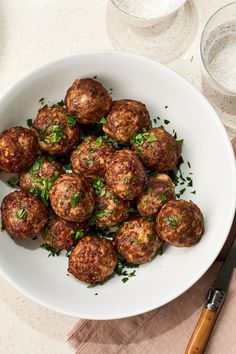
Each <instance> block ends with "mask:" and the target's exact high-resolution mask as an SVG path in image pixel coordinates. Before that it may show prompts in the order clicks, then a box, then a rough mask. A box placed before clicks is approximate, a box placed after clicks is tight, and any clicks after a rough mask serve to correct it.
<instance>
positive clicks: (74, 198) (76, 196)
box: [70, 193, 83, 208]
mask: <svg viewBox="0 0 236 354" xmlns="http://www.w3.org/2000/svg"><path fill="white" fill-rule="evenodd" d="M82 199H83V198H82V196H81V194H79V193H75V194H73V195H72V196H71V197H70V206H71V207H72V208H75V207H76V205H77V204H78V203H79V202H81V200H82Z"/></svg>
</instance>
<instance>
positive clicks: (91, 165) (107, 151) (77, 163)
mask: <svg viewBox="0 0 236 354" xmlns="http://www.w3.org/2000/svg"><path fill="white" fill-rule="evenodd" d="M113 152H114V147H113V145H112V144H111V143H109V142H107V141H106V139H104V138H102V137H98V138H96V137H94V136H88V137H86V138H85V139H84V141H83V142H82V144H80V145H79V146H78V147H77V150H74V151H73V152H72V154H71V164H72V169H73V171H74V172H76V173H78V174H83V175H84V177H86V178H88V179H89V180H94V179H95V178H96V177H97V176H103V175H104V172H105V168H106V166H107V163H108V161H109V160H110V158H111V156H112V153H113Z"/></svg>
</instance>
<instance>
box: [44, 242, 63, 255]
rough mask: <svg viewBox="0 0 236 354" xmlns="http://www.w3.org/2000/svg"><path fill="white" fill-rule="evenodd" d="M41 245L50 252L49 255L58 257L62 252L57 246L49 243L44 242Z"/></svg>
mask: <svg viewBox="0 0 236 354" xmlns="http://www.w3.org/2000/svg"><path fill="white" fill-rule="evenodd" d="M40 247H41V248H43V249H45V250H46V251H48V252H49V254H48V257H50V256H52V257H55V256H57V257H58V256H59V255H60V253H61V250H57V249H56V248H54V247H52V246H50V245H48V244H47V243H44V244H43V245H41V246H40Z"/></svg>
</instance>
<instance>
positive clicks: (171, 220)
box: [163, 216, 179, 229]
mask: <svg viewBox="0 0 236 354" xmlns="http://www.w3.org/2000/svg"><path fill="white" fill-rule="evenodd" d="M163 221H164V222H165V223H166V224H169V225H170V227H171V228H172V229H175V228H176V226H177V225H178V222H179V218H178V216H169V217H167V218H163Z"/></svg>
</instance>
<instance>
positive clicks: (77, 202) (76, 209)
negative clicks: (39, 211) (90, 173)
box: [49, 173, 95, 222]
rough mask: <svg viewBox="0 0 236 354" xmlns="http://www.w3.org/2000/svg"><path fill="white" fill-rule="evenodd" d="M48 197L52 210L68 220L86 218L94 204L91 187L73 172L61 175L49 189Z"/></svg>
mask: <svg viewBox="0 0 236 354" xmlns="http://www.w3.org/2000/svg"><path fill="white" fill-rule="evenodd" d="M49 197H50V202H51V206H52V208H53V210H54V212H55V213H56V214H57V215H58V216H60V217H61V218H63V219H66V220H68V221H74V222H81V221H84V220H86V219H88V218H89V217H90V216H91V215H92V212H93V209H94V205H95V198H94V192H93V189H92V187H91V186H90V185H89V183H88V182H87V181H86V180H85V179H84V178H83V177H82V176H78V175H77V174H75V173H67V174H64V175H61V176H60V177H59V178H58V179H57V180H56V182H55V183H54V185H53V186H52V188H51V189H50V191H49Z"/></svg>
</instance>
